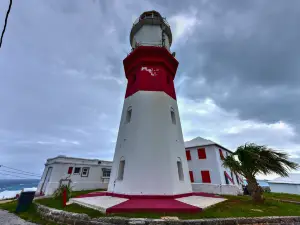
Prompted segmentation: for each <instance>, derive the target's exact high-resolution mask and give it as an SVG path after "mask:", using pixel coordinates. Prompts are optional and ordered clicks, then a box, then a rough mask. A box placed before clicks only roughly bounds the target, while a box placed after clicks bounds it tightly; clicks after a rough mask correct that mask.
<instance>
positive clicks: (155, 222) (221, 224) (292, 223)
mask: <svg viewBox="0 0 300 225" xmlns="http://www.w3.org/2000/svg"><path fill="white" fill-rule="evenodd" d="M35 204H36V205H37V212H38V213H39V214H40V216H41V217H42V218H43V219H44V220H47V221H52V222H55V223H56V224H64V225H67V224H72V225H83V224H85V225H113V224H120V225H250V224H252V225H300V216H287V217H256V218H226V219H222V218H221V219H198V220H162V219H138V218H131V219H130V218H121V217H103V218H101V217H100V218H97V219H96V218H94V219H92V218H90V217H89V216H88V215H86V214H79V213H71V212H65V211H62V210H57V209H52V208H49V207H46V206H43V205H40V204H37V203H35Z"/></svg>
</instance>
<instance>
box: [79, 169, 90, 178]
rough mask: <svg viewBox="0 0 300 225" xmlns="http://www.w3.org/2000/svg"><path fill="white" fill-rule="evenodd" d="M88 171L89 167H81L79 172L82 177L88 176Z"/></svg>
mask: <svg viewBox="0 0 300 225" xmlns="http://www.w3.org/2000/svg"><path fill="white" fill-rule="evenodd" d="M89 171H90V168H89V167H83V168H82V172H81V176H82V177H88V176H89Z"/></svg>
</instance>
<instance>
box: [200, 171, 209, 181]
mask: <svg viewBox="0 0 300 225" xmlns="http://www.w3.org/2000/svg"><path fill="white" fill-rule="evenodd" d="M201 176H202V183H211V180H210V174H209V171H208V170H202V171H201Z"/></svg>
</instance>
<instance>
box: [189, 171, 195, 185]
mask: <svg viewBox="0 0 300 225" xmlns="http://www.w3.org/2000/svg"><path fill="white" fill-rule="evenodd" d="M189 174H190V180H191V182H192V183H194V174H193V171H189Z"/></svg>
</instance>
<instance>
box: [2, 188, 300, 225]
mask: <svg viewBox="0 0 300 225" xmlns="http://www.w3.org/2000/svg"><path fill="white" fill-rule="evenodd" d="M85 193H87V192H86V191H83V192H74V193H73V194H72V196H73V197H75V196H78V195H82V194H85ZM282 196H284V197H285V199H286V198H287V197H288V198H289V199H291V200H296V199H298V198H299V197H300V196H297V195H296V196H293V195H283V194H274V193H273V194H267V195H266V202H265V203H264V204H262V205H255V204H253V203H252V201H251V198H250V197H249V196H224V197H225V198H227V199H228V200H227V201H225V202H222V203H219V204H217V205H215V206H213V207H211V208H208V209H206V210H204V211H203V212H201V213H195V214H172V213H165V214H159V213H134V214H127V213H126V214H113V215H110V216H123V217H139V218H143V217H144V218H145V217H147V218H160V217H162V216H177V217H179V218H180V219H200V218H226V217H260V216H300V205H296V204H292V203H284V202H279V201H276V200H272V199H270V198H277V199H278V198H280V197H282ZM36 202H37V203H40V204H42V205H46V206H49V207H51V208H56V209H63V210H65V211H69V212H76V213H85V214H88V215H89V216H90V217H93V218H94V217H103V216H105V215H104V214H102V213H101V212H99V211H96V210H93V209H89V208H85V207H81V206H79V205H77V204H71V205H69V206H67V207H65V208H62V203H61V201H60V200H56V199H53V198H46V199H38V200H36ZM0 208H3V209H6V210H8V211H11V212H13V211H14V210H15V208H16V201H14V202H10V203H5V204H2V205H0ZM19 216H20V217H21V218H23V219H25V220H29V221H32V222H36V223H39V224H43V225H44V224H46V225H48V224H49V225H52V224H51V223H46V222H44V221H41V219H40V218H39V216H38V215H37V213H36V211H35V207H34V205H32V207H31V208H30V210H29V212H26V213H21V214H20V215H19Z"/></svg>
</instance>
